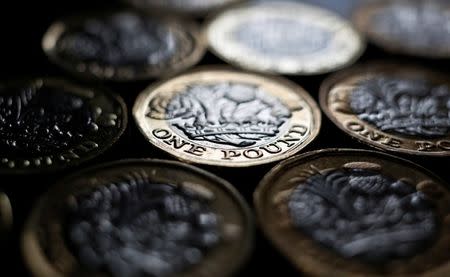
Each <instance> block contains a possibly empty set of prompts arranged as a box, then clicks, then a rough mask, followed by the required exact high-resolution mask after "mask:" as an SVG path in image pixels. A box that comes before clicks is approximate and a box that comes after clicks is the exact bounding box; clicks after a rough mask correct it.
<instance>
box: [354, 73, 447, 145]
mask: <svg viewBox="0 0 450 277" xmlns="http://www.w3.org/2000/svg"><path fill="white" fill-rule="evenodd" d="M350 106H351V108H352V110H353V111H354V112H355V113H356V114H358V117H359V118H360V119H362V120H364V121H366V122H368V123H370V124H373V125H375V126H376V127H377V128H379V129H380V130H382V131H385V132H389V133H397V134H404V135H411V136H423V137H439V136H446V135H447V134H448V133H449V132H450V88H449V87H448V86H446V85H434V84H431V83H429V82H427V81H425V80H421V79H401V78H392V77H385V76H380V77H376V78H371V79H369V80H365V81H362V82H360V83H359V84H358V85H357V87H356V88H355V89H354V90H353V92H352V94H351V96H350Z"/></svg>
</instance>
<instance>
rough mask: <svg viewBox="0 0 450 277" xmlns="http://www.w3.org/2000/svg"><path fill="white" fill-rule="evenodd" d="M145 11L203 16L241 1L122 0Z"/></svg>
mask: <svg viewBox="0 0 450 277" xmlns="http://www.w3.org/2000/svg"><path fill="white" fill-rule="evenodd" d="M124 1H125V2H127V3H130V4H132V5H133V6H135V7H136V8H139V9H141V10H145V11H150V12H154V11H158V12H161V11H163V12H169V13H176V14H190V15H205V14H207V13H209V12H212V11H215V10H218V9H220V8H223V7H225V6H227V5H230V4H233V3H238V2H242V1H243V0H207V1H205V0H124Z"/></svg>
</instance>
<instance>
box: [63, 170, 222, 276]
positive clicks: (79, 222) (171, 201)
mask: <svg viewBox="0 0 450 277" xmlns="http://www.w3.org/2000/svg"><path fill="white" fill-rule="evenodd" d="M75 201H76V203H72V204H71V205H70V207H69V214H68V218H67V226H66V230H67V237H68V241H69V245H70V246H71V248H72V250H73V252H74V253H75V256H76V257H77V258H78V260H79V261H80V263H81V264H83V265H84V266H85V267H86V268H87V269H89V270H92V271H107V272H108V273H110V274H111V275H113V276H117V277H119V276H120V277H122V276H130V277H137V276H139V277H140V276H169V275H170V276H172V275H173V274H176V273H179V272H182V271H183V270H186V269H187V268H188V267H190V266H192V265H195V264H198V263H201V262H202V260H203V259H204V256H205V255H206V253H207V252H208V250H210V249H211V248H213V247H215V246H216V245H218V244H219V242H220V241H221V231H220V223H219V218H218V216H217V214H216V213H214V212H213V210H212V208H211V202H210V200H209V199H206V198H205V197H203V196H201V195H199V194H197V193H195V192H193V191H191V190H188V189H184V188H182V187H179V186H175V185H171V184H163V183H151V182H150V181H149V180H148V179H147V177H145V176H144V175H143V174H140V173H137V172H135V173H132V174H129V175H127V177H124V178H123V181H121V182H118V183H112V184H107V185H105V186H103V187H100V188H97V189H94V190H92V191H91V192H88V193H85V194H82V195H79V196H77V197H76V200H75Z"/></svg>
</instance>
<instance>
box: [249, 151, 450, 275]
mask: <svg viewBox="0 0 450 277" xmlns="http://www.w3.org/2000/svg"><path fill="white" fill-rule="evenodd" d="M324 154H325V155H327V154H328V155H330V154H334V155H333V156H338V155H347V156H351V155H353V156H354V155H358V156H361V155H370V156H373V157H376V158H379V159H380V160H390V161H392V162H395V163H398V164H403V165H405V166H407V167H409V168H411V170H413V169H417V170H420V171H421V172H422V173H423V174H425V175H427V176H429V177H432V178H433V179H435V180H437V181H439V185H440V186H441V187H443V188H445V189H446V190H448V188H449V184H448V183H447V182H446V181H445V180H443V179H442V178H440V177H439V176H437V175H436V174H435V173H433V172H432V171H430V170H428V169H426V168H425V167H423V166H421V165H419V164H416V163H414V162H412V161H410V160H407V159H404V158H401V157H397V156H394V155H391V154H388V153H384V152H380V151H374V150H365V149H357V148H326V149H320V150H314V151H310V152H307V153H303V154H300V155H296V156H293V157H290V158H289V159H286V160H284V161H282V162H280V163H279V164H277V165H276V166H275V167H273V168H272V169H271V170H270V171H269V172H268V173H266V175H264V177H263V179H262V180H261V181H260V183H259V184H258V186H257V187H256V190H255V191H254V193H253V205H254V207H255V208H254V209H255V216H256V223H257V225H258V226H259V227H260V229H261V230H262V233H263V235H264V237H265V238H266V239H267V240H268V241H270V243H271V244H272V245H273V246H274V247H275V248H276V249H277V250H278V252H279V253H281V254H282V255H283V256H284V257H285V258H286V259H287V260H288V261H289V262H290V263H291V264H292V265H294V266H295V268H296V269H297V270H299V271H300V272H302V273H306V274H308V275H311V276H320V275H318V274H319V273H318V271H317V270H316V269H315V268H316V267H315V266H317V263H316V264H315V265H313V264H308V263H302V264H300V263H297V262H294V259H293V258H292V256H291V255H289V254H287V252H286V251H285V250H284V248H283V247H281V245H280V244H279V243H278V242H277V240H275V239H274V237H275V236H277V235H279V234H277V233H275V232H272V231H269V230H268V228H267V226H268V225H270V224H268V223H265V222H264V219H263V218H264V214H263V210H265V208H264V207H265V205H264V203H265V201H264V199H263V198H264V195H265V193H266V191H267V188H268V187H270V186H274V183H273V182H272V180H273V179H274V177H276V176H278V175H280V174H283V171H284V168H285V167H286V168H288V169H289V168H291V166H293V165H295V164H296V163H299V162H300V163H301V164H307V163H308V158H311V157H321V156H322V155H324ZM330 156H331V155H330ZM313 241H314V243H315V244H320V243H319V242H317V241H315V240H313ZM328 251H329V250H328ZM303 255H304V254H303ZM304 256H308V257H310V255H304ZM322 266H325V267H327V268H328V269H329V270H334V271H335V270H336V267H334V266H333V265H332V264H330V265H322ZM341 270H342V271H340V272H339V273H338V276H354V277H356V276H368V275H367V274H366V273H364V272H357V273H355V272H348V271H346V269H345V268H343V269H341ZM443 271H444V272H450V260H449V261H448V262H447V263H444V264H442V265H441V266H438V267H435V268H434V269H432V270H429V271H427V272H424V273H423V274H422V275H423V276H430V277H431V276H436V275H433V274H439V273H441V274H442V272H443ZM342 274H344V275H342ZM388 275H389V274H388ZM422 275H421V276H422ZM370 276H379V275H372V274H370ZM389 276H391V275H389ZM439 276H441V275H439Z"/></svg>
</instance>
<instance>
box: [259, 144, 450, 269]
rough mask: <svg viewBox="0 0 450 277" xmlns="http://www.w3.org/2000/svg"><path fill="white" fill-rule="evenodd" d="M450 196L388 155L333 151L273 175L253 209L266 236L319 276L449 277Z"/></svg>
mask: <svg viewBox="0 0 450 277" xmlns="http://www.w3.org/2000/svg"><path fill="white" fill-rule="evenodd" d="M449 199H450V193H449V191H448V190H447V189H446V184H444V183H443V181H442V180H440V179H439V178H437V177H435V176H434V175H432V174H431V173H429V172H428V171H426V170H425V169H423V168H421V167H420V166H418V165H415V164H413V163H411V162H409V161H406V160H402V159H400V158H396V157H394V156H390V155H387V154H383V153H380V152H374V151H365V150H350V149H327V150H319V151H314V152H310V153H306V154H303V155H300V156H296V157H292V158H290V159H288V160H286V161H284V162H282V163H281V164H279V165H278V166H276V167H275V168H274V169H272V171H270V172H269V173H268V174H267V175H266V176H265V177H264V179H263V180H262V182H261V183H260V185H259V186H258V188H257V190H256V192H255V194H254V201H255V207H256V211H257V215H258V218H259V222H260V224H261V227H262V229H263V231H264V233H265V234H266V235H267V237H268V238H269V239H270V240H272V242H273V243H274V244H275V246H276V247H277V248H278V249H279V250H280V251H281V252H282V253H283V254H284V255H286V256H287V258H288V259H289V260H290V261H291V262H292V263H293V264H294V265H295V266H296V267H297V268H298V269H299V270H302V271H303V272H305V273H307V274H309V275H313V276H331V275H335V276H362V275H364V276H369V275H370V276H372V275H373V276H379V275H383V276H394V275H395V276H398V275H402V276H406V275H408V276H410V275H416V274H417V275H420V276H446V275H448V274H449V272H450V262H449V260H450V256H449V255H448V251H446V250H445V249H448V247H449V246H450V243H449V242H450V240H449V238H450V236H449V234H448V232H447V229H448V228H449V223H450V214H449V207H450V204H449V203H450V202H449Z"/></svg>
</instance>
